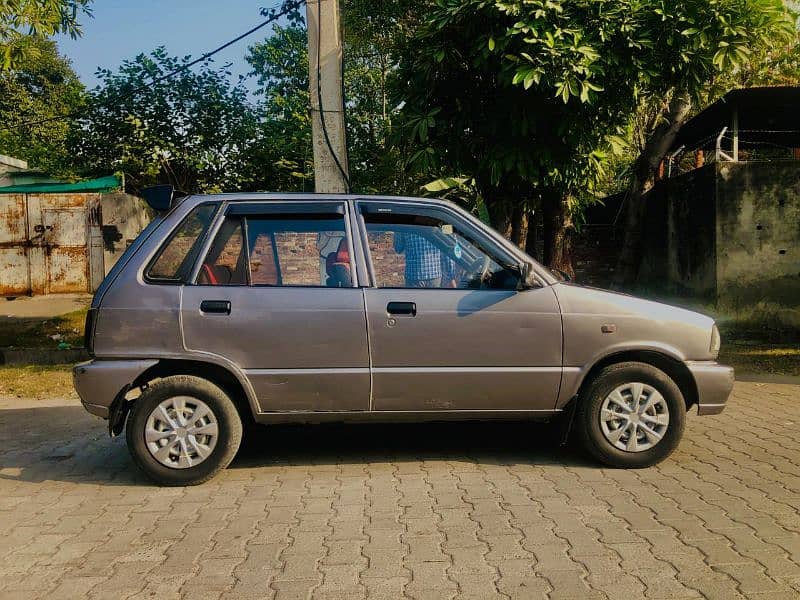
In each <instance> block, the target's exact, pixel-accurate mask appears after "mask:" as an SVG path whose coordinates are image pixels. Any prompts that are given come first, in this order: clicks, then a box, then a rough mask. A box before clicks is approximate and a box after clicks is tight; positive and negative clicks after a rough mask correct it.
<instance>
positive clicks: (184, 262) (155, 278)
mask: <svg viewBox="0 0 800 600" xmlns="http://www.w3.org/2000/svg"><path fill="white" fill-rule="evenodd" d="M217 208H218V204H208V203H207V204H201V205H200V206H197V207H196V208H194V209H193V210H192V211H191V212H190V213H189V214H188V215H186V217H185V218H184V220H183V222H181V224H180V225H178V228H177V229H176V230H175V231H173V233H172V235H171V236H170V237H169V239H168V240H167V241H166V242H165V243H164V245H162V246H161V248H160V249H159V251H158V254H157V255H156V257H155V259H154V260H153V262H152V263H150V266H149V267H148V269H147V271H146V273H145V277H146V278H147V279H148V280H149V281H151V282H152V283H185V282H186V281H187V280H188V278H189V275H190V273H191V270H192V266H194V262H195V259H196V258H197V254H198V253H199V252H200V246H201V245H202V243H203V238H205V234H206V232H207V231H208V228H209V226H210V225H211V222H212V221H213V220H214V215H215V214H216V212H217Z"/></svg>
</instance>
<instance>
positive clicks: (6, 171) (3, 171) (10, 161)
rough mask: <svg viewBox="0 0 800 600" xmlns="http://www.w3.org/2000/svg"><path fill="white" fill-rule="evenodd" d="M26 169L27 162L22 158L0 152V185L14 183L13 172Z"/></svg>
mask: <svg viewBox="0 0 800 600" xmlns="http://www.w3.org/2000/svg"><path fill="white" fill-rule="evenodd" d="M27 170H28V163H27V162H25V161H24V160H20V159H18V158H13V157H11V156H6V155H4V154H0V186H2V185H12V184H14V174H15V173H19V172H20V171H27Z"/></svg>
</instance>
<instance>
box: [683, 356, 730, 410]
mask: <svg viewBox="0 0 800 600" xmlns="http://www.w3.org/2000/svg"><path fill="white" fill-rule="evenodd" d="M686 366H687V367H688V368H689V371H690V372H691V374H692V376H693V377H694V381H695V384H696V385H697V414H698V415H716V414H719V413H721V412H722V411H723V410H724V409H725V404H726V403H727V401H728V397H729V396H730V395H731V391H732V390H733V382H734V376H733V369H732V368H731V367H728V366H725V365H720V364H717V363H715V362H711V361H690V362H687V363H686Z"/></svg>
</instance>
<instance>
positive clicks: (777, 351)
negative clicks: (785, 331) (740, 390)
mask: <svg viewBox="0 0 800 600" xmlns="http://www.w3.org/2000/svg"><path fill="white" fill-rule="evenodd" d="M719 362H721V363H724V364H727V365H731V366H732V367H733V368H734V369H736V370H737V371H738V372H740V373H759V374H762V373H763V374H769V375H794V376H800V346H797V345H791V344H779V345H776V344H754V343H748V342H738V343H730V344H723V347H722V350H721V351H720V353H719Z"/></svg>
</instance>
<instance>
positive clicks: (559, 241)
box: [542, 195, 575, 277]
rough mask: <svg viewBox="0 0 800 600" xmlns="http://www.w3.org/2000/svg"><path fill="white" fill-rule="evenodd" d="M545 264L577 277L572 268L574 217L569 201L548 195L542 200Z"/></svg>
mask: <svg viewBox="0 0 800 600" xmlns="http://www.w3.org/2000/svg"><path fill="white" fill-rule="evenodd" d="M542 219H543V225H544V227H543V229H544V231H543V236H542V237H543V238H544V264H546V265H547V266H548V267H550V268H551V269H553V270H556V271H562V272H564V273H566V274H567V275H569V276H570V277H575V269H574V268H573V267H572V233H573V231H574V226H573V224H572V215H571V214H570V211H569V205H568V199H567V198H559V197H558V196H556V195H547V196H545V197H544V198H543V199H542Z"/></svg>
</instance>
